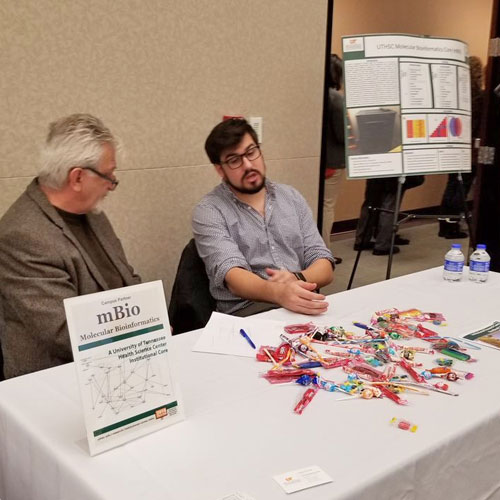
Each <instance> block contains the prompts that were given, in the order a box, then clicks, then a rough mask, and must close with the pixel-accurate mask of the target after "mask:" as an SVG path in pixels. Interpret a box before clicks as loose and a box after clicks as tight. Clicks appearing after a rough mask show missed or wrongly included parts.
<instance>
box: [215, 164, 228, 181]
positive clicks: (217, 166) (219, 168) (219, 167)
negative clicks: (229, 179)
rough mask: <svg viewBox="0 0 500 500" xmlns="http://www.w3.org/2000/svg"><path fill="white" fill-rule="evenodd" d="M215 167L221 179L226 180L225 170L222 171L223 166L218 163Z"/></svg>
mask: <svg viewBox="0 0 500 500" xmlns="http://www.w3.org/2000/svg"><path fill="white" fill-rule="evenodd" d="M214 167H215V170H216V172H217V173H218V174H219V175H220V177H221V178H222V179H224V177H225V174H224V170H223V169H222V166H221V165H218V164H217V163H215V164H214Z"/></svg>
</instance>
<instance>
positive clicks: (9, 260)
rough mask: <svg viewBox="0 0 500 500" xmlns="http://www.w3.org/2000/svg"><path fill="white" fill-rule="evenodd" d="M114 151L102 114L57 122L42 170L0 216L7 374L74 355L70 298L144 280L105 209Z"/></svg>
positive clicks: (111, 182) (0, 290) (113, 183)
mask: <svg viewBox="0 0 500 500" xmlns="http://www.w3.org/2000/svg"><path fill="white" fill-rule="evenodd" d="M115 152H116V141H115V139H114V137H113V135H112V134H111V132H110V130H109V129H108V128H107V127H105V126H104V124H103V123H102V122H101V121H100V120H99V119H97V118H95V117H93V116H91V115H86V114H75V115H71V116H68V117H65V118H62V119H60V120H57V121H55V122H54V123H52V124H51V125H50V127H49V134H48V136H47V140H46V143H45V147H44V149H43V151H42V156H41V167H40V170H39V175H38V177H37V178H35V179H34V180H33V181H32V182H31V183H30V184H29V185H28V187H27V189H26V191H25V192H24V193H23V194H22V195H21V196H20V197H19V198H18V199H17V200H16V201H15V202H14V204H13V205H12V206H11V207H10V208H9V210H8V211H7V212H6V213H5V215H4V216H3V217H2V219H1V220H0V302H1V303H0V306H2V307H3V315H4V328H2V329H1V332H0V334H1V338H0V340H1V345H2V350H3V356H4V372H5V377H6V378H9V377H14V376H17V375H22V374H25V373H30V372H33V371H36V370H41V369H44V368H49V367H52V366H56V365H60V364H62V363H66V362H68V361H71V360H72V359H73V357H72V354H71V345H70V340H69V335H68V330H67V326H66V318H65V314H64V306H63V299H65V298H68V297H74V296H78V295H85V294H88V293H94V292H100V291H103V290H109V289H112V288H119V287H123V286H126V285H133V284H137V283H139V282H140V278H139V276H137V275H136V274H135V273H134V271H133V269H132V267H130V265H129V264H128V262H127V259H126V257H125V254H124V252H123V248H122V246H121V243H120V241H119V240H118V238H117V237H116V235H115V233H114V231H113V228H112V227H111V224H110V222H109V221H108V219H107V217H106V216H105V215H104V214H103V213H102V212H101V210H100V208H99V204H100V202H101V201H102V200H103V199H104V198H105V197H106V195H107V194H108V193H109V192H110V191H113V190H114V189H115V188H116V186H117V185H118V180H117V179H116V177H115V169H116V159H115Z"/></svg>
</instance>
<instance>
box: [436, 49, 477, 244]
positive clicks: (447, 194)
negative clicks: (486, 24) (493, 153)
mask: <svg viewBox="0 0 500 500" xmlns="http://www.w3.org/2000/svg"><path fill="white" fill-rule="evenodd" d="M469 67H470V87H471V115H472V116H471V134H472V144H473V145H474V141H475V139H476V138H479V134H480V132H481V114H482V108H483V94H484V90H483V64H482V63H481V59H479V57H476V56H470V57H469ZM477 151H478V150H477V148H474V147H473V148H472V170H471V172H470V173H463V174H462V181H463V187H464V196H465V199H467V193H468V192H469V190H470V187H471V185H472V182H473V180H474V177H475V175H476V165H477ZM464 209H465V207H464V200H463V197H462V193H461V190H460V183H459V181H458V174H449V175H448V182H447V183H446V187H445V189H444V192H443V198H442V200H441V213H442V214H443V215H459V214H460V213H462V212H463V211H464ZM438 235H439V236H441V237H443V238H446V239H448V240H452V239H461V238H467V237H468V234H467V233H466V232H465V231H461V230H460V220H459V219H455V220H450V219H443V220H440V221H439V233H438Z"/></svg>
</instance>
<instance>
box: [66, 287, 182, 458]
mask: <svg viewBox="0 0 500 500" xmlns="http://www.w3.org/2000/svg"><path fill="white" fill-rule="evenodd" d="M64 308H65V311H66V319H67V322H68V330H69V334H70V339H71V346H72V350H73V357H74V360H75V366H76V370H77V374H78V382H79V386H80V392H81V398H82V402H83V410H84V416H85V425H86V428H87V437H88V443H89V449H90V454H91V455H95V454H97V453H101V452H103V451H106V450H108V449H110V448H114V447H115V446H119V445H122V444H124V443H126V442H128V441H130V440H132V439H135V438H137V437H140V436H143V435H145V434H148V433H150V432H153V431H156V430H159V429H161V428H163V427H166V426H168V425H171V424H174V423H176V422H178V421H180V420H182V419H183V411H182V406H181V404H180V402H179V394H178V390H176V389H175V386H174V383H173V379H172V375H171V373H170V368H169V361H168V353H169V348H170V341H171V333H170V324H169V321H168V314H167V309H166V306H165V296H164V293H163V286H162V283H161V281H154V282H151V283H143V284H141V285H134V286H129V287H125V288H118V289H115V290H109V291H105V292H100V293H95V294H89V295H83V296H80V297H74V298H70V299H65V300H64Z"/></svg>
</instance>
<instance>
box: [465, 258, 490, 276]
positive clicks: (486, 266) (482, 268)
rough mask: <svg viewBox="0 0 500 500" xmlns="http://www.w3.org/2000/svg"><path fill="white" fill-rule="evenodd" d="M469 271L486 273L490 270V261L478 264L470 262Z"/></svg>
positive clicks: (473, 261) (474, 261)
mask: <svg viewBox="0 0 500 500" xmlns="http://www.w3.org/2000/svg"><path fill="white" fill-rule="evenodd" d="M470 270H471V271H474V272H477V273H487V272H488V271H489V270H490V261H487V262H478V261H477V260H471V261H470Z"/></svg>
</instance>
